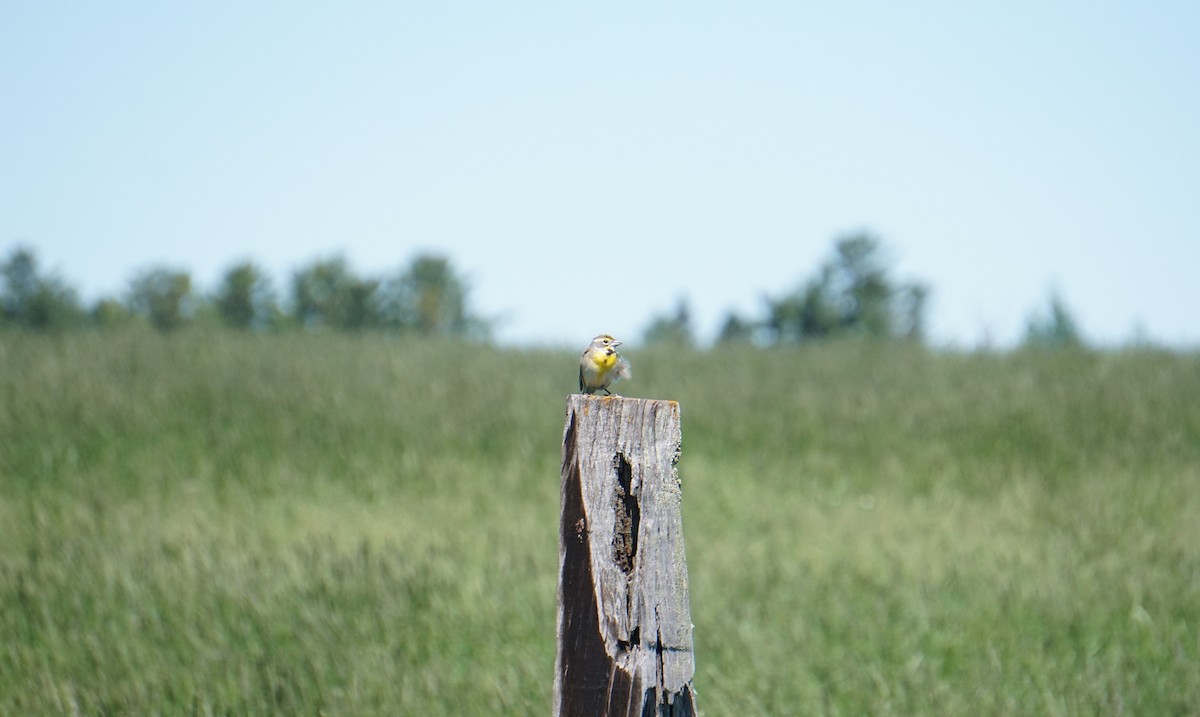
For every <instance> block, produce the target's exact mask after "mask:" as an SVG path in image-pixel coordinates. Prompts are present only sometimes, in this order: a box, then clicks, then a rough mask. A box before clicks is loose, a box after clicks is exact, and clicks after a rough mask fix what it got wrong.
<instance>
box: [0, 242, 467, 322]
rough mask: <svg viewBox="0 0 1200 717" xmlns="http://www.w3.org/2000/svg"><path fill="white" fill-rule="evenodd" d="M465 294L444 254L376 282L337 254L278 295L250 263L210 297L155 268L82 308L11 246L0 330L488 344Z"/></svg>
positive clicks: (0, 286) (1, 289)
mask: <svg viewBox="0 0 1200 717" xmlns="http://www.w3.org/2000/svg"><path fill="white" fill-rule="evenodd" d="M467 294H468V285H467V282H466V280H465V279H464V278H463V277H462V276H460V275H459V274H458V273H457V272H456V271H455V270H454V268H453V266H451V264H450V261H449V260H448V259H447V258H445V257H442V256H437V255H431V254H422V255H419V256H417V257H415V258H414V259H413V260H412V261H411V262H410V263H408V264H407V265H406V266H403V267H401V269H400V270H399V271H397V272H396V273H394V274H392V275H390V276H383V277H362V276H358V275H356V274H355V273H354V272H353V271H352V270H351V268H350V266H349V264H348V263H347V262H346V260H345V258H343V257H333V258H327V259H321V260H317V261H314V262H312V263H310V264H309V265H307V266H305V267H303V268H301V269H299V270H298V271H296V272H295V273H294V274H293V275H292V277H291V283H290V286H289V290H288V292H287V294H286V296H281V294H280V292H279V291H277V290H276V288H275V285H274V283H273V282H272V281H271V278H270V276H269V275H268V274H267V273H266V272H265V271H264V270H263V269H262V268H261V267H259V266H258V265H257V264H255V263H254V262H251V261H246V262H241V263H238V264H235V265H233V266H231V267H230V268H229V269H228V270H227V271H226V272H225V273H224V274H223V275H222V277H221V279H220V281H219V283H218V285H217V287H216V288H215V289H213V290H212V291H211V292H202V291H199V290H198V289H197V288H196V285H195V283H194V282H193V281H192V277H191V275H190V274H189V273H188V272H187V271H183V270H179V269H173V268H169V267H154V268H149V269H145V270H143V271H140V272H137V273H136V274H134V276H133V277H132V278H131V279H130V281H129V285H128V288H127V290H126V291H125V292H124V294H122V295H120V296H110V297H106V298H102V299H100V300H98V301H96V302H95V303H93V304H92V305H90V306H84V305H83V303H82V302H81V301H80V298H79V293H78V291H76V290H75V289H74V288H73V287H71V286H69V285H67V283H66V282H65V281H63V280H62V278H61V277H59V276H57V275H55V274H53V273H50V272H46V271H43V270H42V268H41V266H40V265H39V263H38V259H37V256H36V254H35V253H34V252H33V250H31V249H29V248H27V247H18V248H16V249H14V250H13V251H12V252H11V253H10V254H9V255H8V257H7V258H6V259H5V260H4V261H3V262H0V326H5V327H19V328H24V329H29V330H34V331H61V330H67V329H73V328H81V327H88V326H91V327H96V328H100V329H110V328H115V327H122V326H128V325H130V324H136V323H140V324H145V325H149V326H152V327H154V328H156V329H159V330H162V331H174V330H177V329H180V328H183V327H185V326H189V325H196V324H200V325H214V326H225V327H229V328H233V329H239V330H246V331H250V330H267V329H286V328H303V329H320V328H327V329H337V330H346V331H361V330H381V331H395V332H405V333H412V334H418V335H422V336H441V337H456V338H468V339H479V340H483V339H487V338H488V335H489V333H490V331H491V321H490V320H488V319H486V318H484V317H482V316H480V315H478V314H476V313H475V312H474V311H472V309H471V307H470V306H469V304H468V300H467Z"/></svg>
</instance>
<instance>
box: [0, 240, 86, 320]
mask: <svg viewBox="0 0 1200 717" xmlns="http://www.w3.org/2000/svg"><path fill="white" fill-rule="evenodd" d="M0 282H2V284H0V286H2V287H3V288H2V291H0V324H7V325H10V326H20V327H23V328H27V329H35V330H50V329H63V328H69V327H72V326H78V325H79V324H81V323H82V322H83V319H84V312H83V308H82V307H81V306H80V303H79V296H78V294H77V293H76V292H75V290H74V289H71V288H70V287H68V286H67V285H66V284H65V283H64V282H63V281H62V279H60V278H58V277H57V276H54V275H43V274H42V273H41V272H40V271H39V269H38V262H37V257H36V256H35V255H34V253H33V250H31V249H27V248H23V247H18V248H16V249H14V250H13V251H12V253H11V254H9V257H8V260H7V261H5V262H4V263H2V264H0Z"/></svg>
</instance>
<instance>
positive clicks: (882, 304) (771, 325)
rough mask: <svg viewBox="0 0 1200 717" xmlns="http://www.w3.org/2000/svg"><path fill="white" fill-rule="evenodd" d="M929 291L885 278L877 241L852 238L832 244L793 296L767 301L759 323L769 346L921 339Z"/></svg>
mask: <svg viewBox="0 0 1200 717" xmlns="http://www.w3.org/2000/svg"><path fill="white" fill-rule="evenodd" d="M928 296H929V290H928V288H927V287H926V286H925V285H923V284H919V283H912V284H899V283H897V282H896V281H895V280H893V279H892V278H891V276H890V275H889V267H888V264H887V261H886V260H885V258H884V256H883V251H882V248H881V246H880V243H879V240H878V239H876V238H875V237H874V236H873V235H871V234H865V233H861V234H853V235H849V236H846V237H843V238H842V239H839V240H838V241H837V242H836V243H835V244H834V253H833V256H832V257H830V258H829V259H828V260H826V262H825V263H824V264H823V265H822V266H821V268H820V270H819V271H818V273H817V275H816V276H815V277H813V278H812V279H809V280H808V281H807V282H805V283H803V284H802V285H801V287H800V288H799V289H797V290H796V291H795V292H793V293H791V294H788V295H785V296H783V297H781V298H778V299H775V298H771V297H767V299H766V303H767V318H766V321H765V322H764V324H765V328H766V331H767V335H768V338H769V339H770V340H771V341H772V342H773V343H794V342H799V341H807V340H812V339H822V338H834V337H844V336H845V337H849V336H858V337H864V338H875V339H894V338H912V339H918V340H919V339H921V338H922V335H923V332H924V324H925V322H924V311H925V307H926V302H927V299H928Z"/></svg>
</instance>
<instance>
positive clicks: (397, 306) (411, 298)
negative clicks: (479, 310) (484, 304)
mask: <svg viewBox="0 0 1200 717" xmlns="http://www.w3.org/2000/svg"><path fill="white" fill-rule="evenodd" d="M467 291H468V289H467V282H466V280H464V279H463V278H461V277H459V276H458V275H457V274H456V273H455V271H454V268H453V267H452V266H451V265H450V260H449V259H447V258H446V257H442V256H435V255H429V254H422V255H419V256H417V257H416V258H414V259H413V260H412V262H411V263H410V264H409V265H408V267H406V268H404V269H402V270H401V271H400V272H399V273H397V274H396V276H394V277H393V278H391V279H389V280H388V281H385V282H384V284H383V286H382V289H381V297H382V298H381V301H380V307H381V312H382V316H383V321H384V325H385V326H387V327H389V328H392V329H397V330H400V331H414V332H416V333H418V334H421V335H422V336H441V337H457V338H474V339H482V338H486V337H487V335H488V334H489V332H490V330H491V325H490V322H489V321H487V320H486V319H483V318H480V317H478V316H475V315H473V314H472V313H471V312H470V310H469V309H468V307H467Z"/></svg>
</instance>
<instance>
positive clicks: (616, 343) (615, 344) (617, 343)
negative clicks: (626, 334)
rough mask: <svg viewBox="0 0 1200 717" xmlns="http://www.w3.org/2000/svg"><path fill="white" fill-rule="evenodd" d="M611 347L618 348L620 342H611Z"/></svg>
mask: <svg viewBox="0 0 1200 717" xmlns="http://www.w3.org/2000/svg"><path fill="white" fill-rule="evenodd" d="M612 345H613V346H620V345H621V342H620V341H614V342H612Z"/></svg>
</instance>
